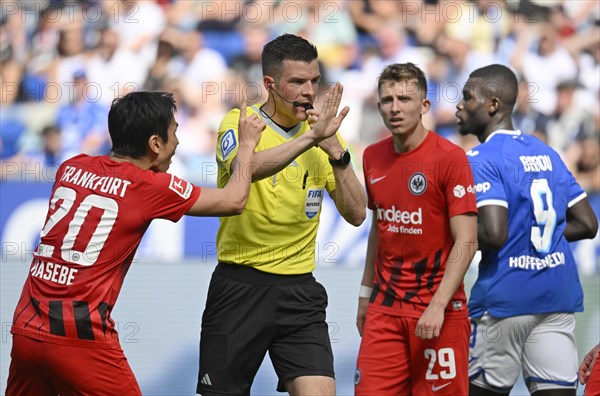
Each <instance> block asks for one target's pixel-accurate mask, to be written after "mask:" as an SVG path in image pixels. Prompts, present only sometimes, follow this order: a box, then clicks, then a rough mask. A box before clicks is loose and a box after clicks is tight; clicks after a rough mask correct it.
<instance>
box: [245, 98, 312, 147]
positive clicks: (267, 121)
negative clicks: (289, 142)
mask: <svg viewBox="0 0 600 396" xmlns="http://www.w3.org/2000/svg"><path fill="white" fill-rule="evenodd" d="M251 108H252V110H254V111H256V113H257V114H258V115H259V116H260V117H261V118H262V119H263V121H264V122H265V124H267V126H268V127H269V128H271V129H272V130H274V131H275V132H277V133H278V134H279V135H280V136H282V137H284V138H285V139H290V138H292V137H294V136H295V135H296V134H297V133H298V132H299V131H300V128H302V121H299V122H298V124H296V126H295V127H293V128H292V129H290V130H289V131H286V130H285V129H283V128H281V127H280V126H279V125H277V123H276V122H275V121H273V120H272V119H271V117H269V116H268V115H266V114H265V113H264V112H263V111H262V110H261V109H260V107H257V106H256V105H253V106H251Z"/></svg>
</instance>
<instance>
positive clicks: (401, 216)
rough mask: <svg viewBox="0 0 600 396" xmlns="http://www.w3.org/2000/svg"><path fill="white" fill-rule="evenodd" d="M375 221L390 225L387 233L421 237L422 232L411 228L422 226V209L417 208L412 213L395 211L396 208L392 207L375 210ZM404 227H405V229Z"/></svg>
mask: <svg viewBox="0 0 600 396" xmlns="http://www.w3.org/2000/svg"><path fill="white" fill-rule="evenodd" d="M377 220H378V221H383V220H385V221H388V222H390V223H396V224H390V226H389V227H388V229H387V231H388V232H394V233H396V234H414V235H421V234H423V230H422V229H421V228H418V227H411V226H413V225H421V224H423V209H422V208H419V209H417V210H415V211H414V212H409V211H408V210H397V209H396V206H394V205H392V207H391V208H390V209H385V208H377ZM404 225H407V227H405V226H404Z"/></svg>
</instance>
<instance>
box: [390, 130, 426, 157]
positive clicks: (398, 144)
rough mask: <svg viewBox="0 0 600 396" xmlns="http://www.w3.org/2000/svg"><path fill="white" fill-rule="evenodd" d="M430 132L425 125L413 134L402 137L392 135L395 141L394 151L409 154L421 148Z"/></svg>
mask: <svg viewBox="0 0 600 396" xmlns="http://www.w3.org/2000/svg"><path fill="white" fill-rule="evenodd" d="M428 133H429V130H428V129H427V128H425V126H424V125H423V124H419V126H418V127H417V128H416V129H415V130H414V131H413V132H412V133H407V134H402V135H392V138H393V140H394V151H395V152H397V153H407V152H409V151H412V150H414V149H416V148H417V147H419V146H420V145H421V143H423V141H424V140H425V138H426V137H427V134H428Z"/></svg>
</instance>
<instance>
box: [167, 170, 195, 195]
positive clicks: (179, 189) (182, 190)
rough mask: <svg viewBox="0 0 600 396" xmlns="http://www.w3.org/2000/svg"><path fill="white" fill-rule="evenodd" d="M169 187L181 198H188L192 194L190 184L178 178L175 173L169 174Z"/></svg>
mask: <svg viewBox="0 0 600 396" xmlns="http://www.w3.org/2000/svg"><path fill="white" fill-rule="evenodd" d="M169 189H171V190H173V191H175V193H177V195H179V196H180V197H181V198H183V199H188V198H189V197H190V195H191V194H192V185H191V184H190V183H188V182H186V181H185V180H182V179H180V178H178V177H177V176H175V175H171V183H169Z"/></svg>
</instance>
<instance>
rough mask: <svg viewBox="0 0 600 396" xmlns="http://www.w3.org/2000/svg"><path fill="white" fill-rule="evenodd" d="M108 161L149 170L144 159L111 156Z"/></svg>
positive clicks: (148, 164) (147, 163)
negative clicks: (127, 163)
mask: <svg viewBox="0 0 600 396" xmlns="http://www.w3.org/2000/svg"><path fill="white" fill-rule="evenodd" d="M110 159H111V160H113V161H116V162H129V163H131V164H133V165H135V166H137V167H138V168H141V169H150V163H149V162H147V161H145V159H144V158H131V157H127V156H124V155H118V154H111V156H110Z"/></svg>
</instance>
